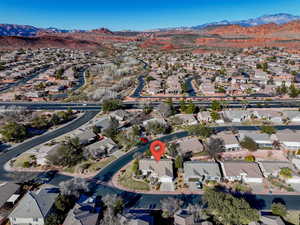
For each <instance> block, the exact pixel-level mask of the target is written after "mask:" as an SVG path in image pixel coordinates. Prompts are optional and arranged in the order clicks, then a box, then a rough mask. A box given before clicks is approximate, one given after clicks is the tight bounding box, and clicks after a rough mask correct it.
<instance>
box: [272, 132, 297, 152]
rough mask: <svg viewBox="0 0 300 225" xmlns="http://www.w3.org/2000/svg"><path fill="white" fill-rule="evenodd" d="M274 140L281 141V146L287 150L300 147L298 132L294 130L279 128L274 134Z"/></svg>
mask: <svg viewBox="0 0 300 225" xmlns="http://www.w3.org/2000/svg"><path fill="white" fill-rule="evenodd" d="M274 136H275V140H277V141H279V142H280V143H281V147H282V148H284V149H288V150H298V149H300V132H299V131H296V130H290V129H285V130H279V131H277V133H276V134H275V135H274Z"/></svg>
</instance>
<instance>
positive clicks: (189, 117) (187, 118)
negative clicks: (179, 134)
mask: <svg viewBox="0 0 300 225" xmlns="http://www.w3.org/2000/svg"><path fill="white" fill-rule="evenodd" d="M174 118H176V119H177V118H178V119H179V120H181V121H182V122H183V123H184V124H186V125H195V124H197V123H198V121H197V120H196V118H195V117H194V115H193V114H177V115H175V116H174Z"/></svg>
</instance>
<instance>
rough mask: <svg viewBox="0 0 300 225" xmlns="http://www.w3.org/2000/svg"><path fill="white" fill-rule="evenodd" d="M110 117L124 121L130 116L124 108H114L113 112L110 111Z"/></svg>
mask: <svg viewBox="0 0 300 225" xmlns="http://www.w3.org/2000/svg"><path fill="white" fill-rule="evenodd" d="M110 116H111V117H114V118H115V119H117V120H118V121H125V120H127V119H128V117H129V116H130V114H129V113H128V112H127V111H125V110H121V109H119V110H116V111H114V112H112V113H111V114H110Z"/></svg>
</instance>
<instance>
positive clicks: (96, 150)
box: [85, 138, 119, 159]
mask: <svg viewBox="0 0 300 225" xmlns="http://www.w3.org/2000/svg"><path fill="white" fill-rule="evenodd" d="M85 149H86V150H87V151H88V152H89V154H90V155H91V156H92V157H93V158H94V159H98V158H101V157H103V156H107V155H111V154H112V153H114V152H115V151H117V150H119V147H118V145H117V144H116V143H115V142H114V141H113V140H112V139H111V138H103V139H102V140H100V141H98V142H95V143H93V144H90V145H88V146H86V147H85Z"/></svg>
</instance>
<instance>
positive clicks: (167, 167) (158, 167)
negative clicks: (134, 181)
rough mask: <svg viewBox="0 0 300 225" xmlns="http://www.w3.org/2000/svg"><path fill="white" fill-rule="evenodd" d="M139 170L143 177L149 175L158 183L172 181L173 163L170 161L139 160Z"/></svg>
mask: <svg viewBox="0 0 300 225" xmlns="http://www.w3.org/2000/svg"><path fill="white" fill-rule="evenodd" d="M139 169H140V170H141V171H142V174H143V175H147V174H149V173H150V174H151V176H152V177H155V178H158V179H159V180H160V182H172V181H173V177H174V173H173V162H172V160H170V159H161V160H160V161H156V160H154V159H141V160H139Z"/></svg>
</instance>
